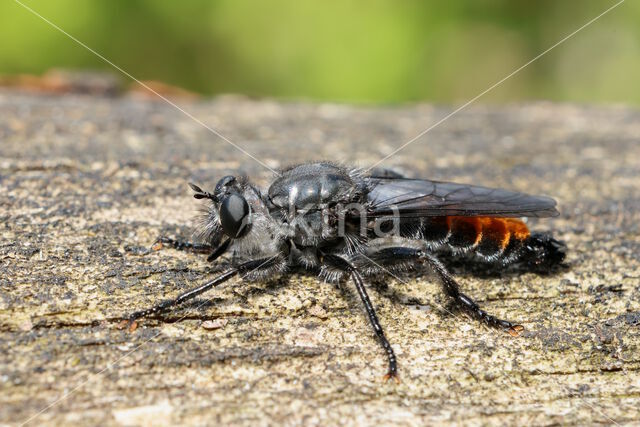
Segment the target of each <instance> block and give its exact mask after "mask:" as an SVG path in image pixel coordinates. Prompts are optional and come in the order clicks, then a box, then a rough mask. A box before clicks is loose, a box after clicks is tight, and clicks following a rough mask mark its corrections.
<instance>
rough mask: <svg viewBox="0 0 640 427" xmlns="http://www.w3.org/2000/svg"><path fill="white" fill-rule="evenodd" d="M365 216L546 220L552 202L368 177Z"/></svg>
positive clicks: (468, 187) (512, 193) (463, 187)
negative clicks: (397, 215)
mask: <svg viewBox="0 0 640 427" xmlns="http://www.w3.org/2000/svg"><path fill="white" fill-rule="evenodd" d="M368 180H369V184H370V189H371V190H370V192H369V193H368V196H367V197H368V215H369V216H371V217H377V216H387V215H393V214H394V213H395V214H399V215H400V216H402V217H421V216H492V217H538V218H540V217H550V216H557V215H559V213H558V211H557V210H556V208H555V206H556V201H555V200H553V199H551V198H549V197H544V196H531V195H529V194H524V193H518V192H515V191H509V190H503V189H498V188H487V187H479V186H475V185H468V184H454V183H451V182H438V181H430V180H426V179H406V178H395V177H371V178H368Z"/></svg>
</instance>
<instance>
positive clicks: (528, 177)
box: [0, 92, 640, 425]
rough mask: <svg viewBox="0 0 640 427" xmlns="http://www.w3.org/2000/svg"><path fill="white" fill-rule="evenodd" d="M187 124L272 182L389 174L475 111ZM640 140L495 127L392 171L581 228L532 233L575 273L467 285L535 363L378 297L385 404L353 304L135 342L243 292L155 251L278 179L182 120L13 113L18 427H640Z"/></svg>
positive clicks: (73, 108)
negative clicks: (202, 211)
mask: <svg viewBox="0 0 640 427" xmlns="http://www.w3.org/2000/svg"><path fill="white" fill-rule="evenodd" d="M184 108H185V109H186V110H188V111H189V112H190V113H192V114H193V115H194V116H196V117H197V118H198V119H200V120H202V121H203V122H205V123H207V124H208V125H210V126H212V127H213V128H215V129H217V130H218V131H220V132H221V133H222V134H224V135H225V136H227V137H228V138H230V139H231V140H232V141H234V142H236V143H238V144H240V145H241V146H242V147H243V148H244V149H246V150H247V151H248V152H250V153H252V154H253V155H255V156H256V157H258V158H259V159H261V160H262V161H264V162H266V163H267V164H268V165H270V166H272V167H278V166H284V165H286V164H288V163H292V162H298V161H302V160H308V159H332V160H338V161H345V162H349V163H355V164H357V165H360V166H368V165H370V164H371V163H373V162H375V161H376V160H378V159H379V158H381V157H382V156H383V155H385V154H387V153H389V152H390V151H391V150H392V149H393V148H395V147H397V146H399V145H400V144H402V143H404V142H406V141H407V140H409V139H411V138H412V137H414V136H415V135H417V134H418V133H419V132H421V131H422V130H423V129H425V128H427V127H428V126H430V125H431V124H433V123H434V122H436V121H437V120H438V119H440V118H442V117H443V116H444V115H446V114H447V113H448V112H450V111H451V110H450V109H449V108H444V107H434V106H429V105H421V106H410V107H402V108H380V109H367V108H352V107H347V106H333V105H309V104H298V103H290V104H279V103H276V102H271V101H260V102H258V101H250V100H245V99H241V98H232V97H228V98H220V99H217V100H213V101H207V102H199V103H191V104H184ZM639 138H640V112H639V111H637V110H633V109H626V108H622V107H609V108H605V107H602V108H595V107H578V106H571V105H554V104H548V103H537V104H531V105H513V106H506V107H481V106H480V107H471V108H469V109H468V110H465V111H462V112H460V113H459V114H456V115H455V116H454V117H452V118H450V119H449V120H447V121H445V122H444V123H443V124H442V125H440V126H438V127H437V128H435V129H434V130H433V131H431V132H430V133H428V134H427V135H425V136H424V137H422V138H421V139H420V140H419V141H417V142H415V143H414V144H412V145H410V146H409V147H407V148H406V149H405V150H403V151H401V152H400V153H398V154H397V155H395V156H393V157H392V158H391V159H390V160H389V161H388V162H387V163H385V165H386V166H393V167H395V168H398V169H399V170H402V171H403V172H405V173H407V174H408V175H411V176H426V177H430V178H437V179H446V180H455V181H461V182H474V183H482V184H487V185H496V186H505V187H509V188H514V189H518V190H523V191H527V192H533V193H542V194H548V195H551V196H554V197H556V198H557V199H558V200H559V203H560V208H561V210H562V216H561V217H559V218H557V219H552V220H544V221H538V222H533V221H532V224H533V227H534V228H536V229H541V230H546V229H553V230H555V232H556V234H557V236H558V237H559V238H561V239H563V240H565V241H566V242H567V244H568V245H569V248H570V252H569V255H568V262H569V264H570V265H571V268H570V269H569V270H567V271H562V272H559V273H558V274H556V275H552V276H537V275H534V274H522V275H518V274H504V275H502V276H501V277H495V276H493V277H476V276H475V275H472V274H471V273H470V271H468V270H465V269H464V268H458V269H457V271H456V273H457V274H458V276H459V279H460V281H461V283H462V284H463V287H464V289H465V290H466V291H467V292H468V293H469V294H470V295H473V296H475V297H476V298H477V299H478V300H479V302H480V303H481V304H482V306H483V307H484V308H486V309H487V310H489V311H491V312H493V313H495V314H497V315H499V316H503V317H507V318H509V319H514V320H518V321H521V322H522V323H523V324H524V325H525V326H526V329H527V330H526V332H525V333H524V334H523V335H522V336H521V337H520V338H515V339H514V338H512V337H510V336H509V335H507V334H504V333H500V332H497V331H494V330H489V329H487V328H485V327H482V326H481V325H479V324H477V323H476V322H473V321H471V320H468V319H467V318H465V317H464V316H458V315H456V317H454V316H452V315H451V314H449V313H447V312H446V311H445V310H443V309H442V308H441V307H442V306H445V307H446V306H447V300H446V298H445V297H444V296H443V295H442V293H441V291H440V289H439V287H438V285H437V284H435V283H432V281H431V280H430V277H429V276H428V275H427V274H426V271H424V270H418V271H417V272H415V273H412V274H407V275H405V276H403V277H402V279H403V282H404V283H403V282H398V281H397V280H389V286H388V288H384V287H378V289H377V290H378V292H376V291H374V290H373V289H372V291H371V292H370V293H371V296H372V299H373V301H374V303H375V305H376V306H377V307H378V311H379V316H380V319H381V321H382V323H383V324H384V326H385V327H386V330H387V334H388V337H389V339H390V341H391V342H392V343H393V345H394V346H395V349H396V351H397V354H398V357H399V364H400V378H401V380H402V382H401V383H400V384H395V383H387V384H385V383H383V382H382V380H381V377H382V375H383V374H384V372H385V368H386V365H385V359H384V356H383V353H382V350H381V349H380V348H379V346H378V344H377V342H376V341H375V339H374V336H373V333H372V331H371V329H370V327H369V325H368V323H367V321H366V318H365V316H364V314H363V311H362V309H361V305H360V302H359V300H358V299H357V296H356V295H355V293H354V291H353V289H352V288H351V286H350V285H349V284H345V285H344V286H343V287H342V289H337V288H336V287H334V286H331V285H327V284H324V283H321V282H320V281H318V280H316V279H315V278H313V277H301V276H293V277H291V278H290V280H285V279H281V280H276V281H271V282H268V283H252V284H241V283H239V282H238V281H237V280H236V281H234V282H233V283H232V284H231V285H229V286H227V287H225V288H221V289H217V290H214V291H212V292H209V293H208V294H206V295H204V296H202V297H200V298H198V299H197V300H196V301H195V302H194V303H193V304H189V305H187V306H186V307H183V308H181V309H179V310H177V311H175V312H173V313H171V314H169V315H167V316H166V317H165V318H164V321H159V320H157V319H156V320H146V321H144V322H143V323H142V325H141V326H140V328H139V329H138V330H137V331H135V332H134V333H132V334H131V333H128V332H127V331H123V330H119V329H117V328H116V325H117V319H118V318H119V317H121V316H123V315H125V314H127V313H129V312H131V311H132V310H136V309H140V308H144V307H146V306H148V305H150V304H152V303H154V302H157V301H158V300H160V299H162V298H166V297H169V296H173V295H176V294H177V293H178V292H180V291H181V290H184V289H187V288H189V287H190V286H192V285H194V284H196V283H201V282H203V281H204V280H207V279H208V278H210V277H211V276H212V275H213V274H214V272H215V271H217V270H218V269H219V268H220V265H208V264H207V263H206V261H205V259H204V257H203V256H197V255H191V254H187V253H181V252H178V251H174V250H168V249H165V250H162V251H159V252H150V251H149V250H148V248H149V246H150V245H151V244H152V242H153V241H154V239H155V238H156V237H157V236H158V235H159V234H160V233H166V234H170V235H177V236H186V237H189V235H190V228H189V226H190V225H191V224H192V223H191V218H192V216H193V213H194V211H196V209H197V207H198V202H197V201H195V200H193V199H192V198H191V195H190V193H191V192H190V190H189V189H188V187H187V186H186V183H187V181H194V182H198V183H202V184H203V185H206V186H211V185H213V184H214V183H215V182H216V180H217V179H218V178H219V177H221V176H222V175H226V174H229V173H236V172H238V171H245V172H247V173H248V174H249V175H251V176H254V177H256V180H257V182H259V183H260V184H266V183H267V182H268V180H269V178H270V172H269V171H268V170H266V169H265V168H263V167H262V166H260V165H258V164H257V163H256V162H254V161H253V160H251V159H250V158H248V157H246V156H244V155H243V154H241V153H239V152H238V151H237V150H235V149H234V148H232V147H230V146H229V145H228V144H227V143H225V142H223V141H222V140H221V139H220V138H218V137H216V136H214V135H212V134H211V133H209V132H208V131H207V130H205V129H203V128H202V127H201V126H200V125H198V124H197V123H195V122H194V121H192V120H190V119H189V118H187V117H185V116H184V115H183V114H182V113H180V112H179V111H177V110H175V109H174V108H172V107H171V106H169V105H167V104H165V103H162V102H152V101H141V100H135V99H130V98H91V97H63V98H57V97H46V96H35V95H18V94H15V93H10V92H4V93H0V143H1V145H0V154H1V158H0V194H1V195H2V196H1V198H0V218H1V219H2V223H1V227H2V240H1V242H0V243H1V244H0V423H8V424H14V423H15V424H21V423H22V422H25V421H27V420H30V422H29V424H30V425H40V424H50V425H54V424H70V423H73V424H82V425H95V424H102V425H105V424H106V425H110V424H111V425H146V424H234V425H267V424H277V425H296V424H307V425H332V424H334V425H335V424H352V425H353V424H360V425H424V424H436V423H443V424H469V425H477V424H520V425H521V424H537V425H541V424H547V425H549V424H581V425H582V424H610V423H613V422H616V423H619V424H625V423H629V424H640V409H639V408H640V371H639V369H640V267H639V263H638V261H639V260H640V225H639V224H640V140H639ZM45 408H48V409H45ZM40 411H42V412H41V413H39V412H40ZM36 415H37V417H35V418H32V417H34V416H36Z"/></svg>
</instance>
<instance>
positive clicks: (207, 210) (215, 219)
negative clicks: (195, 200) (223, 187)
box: [193, 202, 222, 245]
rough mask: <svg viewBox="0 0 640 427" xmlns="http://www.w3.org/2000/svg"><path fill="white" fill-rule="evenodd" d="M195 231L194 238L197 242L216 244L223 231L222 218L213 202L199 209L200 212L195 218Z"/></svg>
mask: <svg viewBox="0 0 640 427" xmlns="http://www.w3.org/2000/svg"><path fill="white" fill-rule="evenodd" d="M195 223H196V227H195V231H194V232H193V239H194V240H195V241H197V242H202V243H208V244H212V245H215V244H217V243H218V242H216V240H217V239H218V238H219V236H220V234H221V233H222V226H221V225H220V218H219V216H218V208H217V207H216V206H215V205H214V204H213V202H209V203H207V205H205V206H202V207H201V208H200V209H199V213H198V215H197V216H196V218H195Z"/></svg>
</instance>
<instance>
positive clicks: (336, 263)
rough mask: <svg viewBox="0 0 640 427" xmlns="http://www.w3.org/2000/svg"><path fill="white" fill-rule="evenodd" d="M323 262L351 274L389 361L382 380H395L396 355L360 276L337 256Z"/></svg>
mask: <svg viewBox="0 0 640 427" xmlns="http://www.w3.org/2000/svg"><path fill="white" fill-rule="evenodd" d="M324 262H325V263H327V264H329V265H331V266H333V267H335V268H338V269H340V270H342V271H345V272H349V273H350V274H351V278H352V279H353V283H354V284H355V285H356V289H357V290H358V295H360V299H361V300H362V303H363V304H364V308H365V309H366V311H367V316H369V322H370V323H371V326H373V330H374V331H375V333H376V336H377V337H378V340H379V341H380V344H381V345H382V348H384V350H385V351H386V352H387V359H388V361H389V371H388V372H387V374H386V375H385V376H384V379H385V380H388V379H389V378H394V379H396V380H397V375H398V366H397V361H396V355H395V353H394V352H393V348H392V347H391V344H389V341H388V340H387V337H385V335H384V331H383V329H382V326H380V321H379V320H378V316H377V315H376V311H375V309H374V308H373V304H371V300H370V299H369V295H367V291H366V290H365V287H364V281H363V280H362V276H361V275H360V273H359V272H358V270H357V269H356V268H355V267H354V266H353V265H352V264H350V263H349V262H348V261H347V260H345V259H344V258H341V257H339V256H337V255H327V256H325V257H324Z"/></svg>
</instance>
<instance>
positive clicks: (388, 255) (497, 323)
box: [365, 247, 524, 336]
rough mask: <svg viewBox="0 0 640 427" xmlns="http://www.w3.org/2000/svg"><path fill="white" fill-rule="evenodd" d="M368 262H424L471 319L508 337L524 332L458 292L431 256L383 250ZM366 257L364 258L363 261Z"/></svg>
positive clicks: (393, 249)
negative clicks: (416, 260) (502, 331)
mask: <svg viewBox="0 0 640 427" xmlns="http://www.w3.org/2000/svg"><path fill="white" fill-rule="evenodd" d="M368 258H369V259H370V261H373V262H376V263H380V264H381V265H382V266H384V265H385V264H386V263H392V264H397V263H402V261H403V260H404V261H407V260H410V259H413V260H415V259H418V260H422V261H425V262H426V263H427V264H428V265H429V267H430V268H431V269H432V270H433V271H434V272H435V273H436V274H437V275H438V277H439V278H440V281H441V282H442V285H443V286H444V289H445V292H446V293H447V295H449V296H450V297H451V298H453V300H454V301H455V302H456V304H458V306H459V307H461V308H462V309H463V310H465V311H466V312H467V313H469V314H470V315H471V316H472V317H473V318H475V319H478V320H480V321H483V322H485V323H486V324H487V325H489V326H492V327H495V328H500V329H504V330H506V331H507V332H508V333H509V334H510V335H513V336H518V335H519V334H520V332H522V331H523V330H524V327H523V326H522V325H518V324H515V323H512V322H509V321H507V320H502V319H499V318H497V317H495V316H492V315H490V314H488V313H487V312H486V311H484V310H482V309H481V308H480V307H479V306H478V304H476V302H475V301H473V300H472V299H471V298H470V297H468V296H467V295H465V294H463V293H462V292H460V286H459V285H458V283H457V282H456V281H455V279H454V278H453V276H452V275H451V273H449V272H448V271H447V269H446V268H445V267H444V265H443V264H442V263H441V262H440V261H439V260H438V259H437V258H436V257H435V256H433V255H432V254H430V253H428V252H425V251H423V250H419V249H412V248H403V247H395V248H385V249H382V250H380V251H378V252H376V253H374V254H372V255H370V256H369V257H368ZM366 259H367V257H365V260H366Z"/></svg>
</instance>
